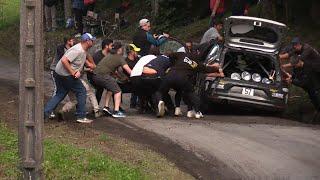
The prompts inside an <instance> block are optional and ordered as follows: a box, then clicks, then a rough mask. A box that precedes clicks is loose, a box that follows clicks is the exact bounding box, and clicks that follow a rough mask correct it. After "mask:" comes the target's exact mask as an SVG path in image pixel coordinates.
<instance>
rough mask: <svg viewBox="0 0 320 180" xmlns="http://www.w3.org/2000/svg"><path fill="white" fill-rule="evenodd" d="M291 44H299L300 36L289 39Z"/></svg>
mask: <svg viewBox="0 0 320 180" xmlns="http://www.w3.org/2000/svg"><path fill="white" fill-rule="evenodd" d="M291 44H292V45H297V44H301V41H300V38H298V37H294V38H293V39H292V40H291Z"/></svg>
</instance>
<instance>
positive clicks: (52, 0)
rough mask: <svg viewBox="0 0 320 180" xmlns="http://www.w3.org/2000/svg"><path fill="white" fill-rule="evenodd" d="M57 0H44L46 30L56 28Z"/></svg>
mask: <svg viewBox="0 0 320 180" xmlns="http://www.w3.org/2000/svg"><path fill="white" fill-rule="evenodd" d="M57 4H58V0H44V13H45V18H46V31H55V30H56V29H57V19H56V5H57Z"/></svg>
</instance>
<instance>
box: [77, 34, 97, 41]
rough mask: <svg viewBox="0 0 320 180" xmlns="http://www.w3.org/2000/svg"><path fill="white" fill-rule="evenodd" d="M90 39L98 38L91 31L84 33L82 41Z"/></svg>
mask: <svg viewBox="0 0 320 180" xmlns="http://www.w3.org/2000/svg"><path fill="white" fill-rule="evenodd" d="M89 40H91V41H94V40H96V37H94V36H92V35H91V34H90V33H84V34H82V36H81V41H89Z"/></svg>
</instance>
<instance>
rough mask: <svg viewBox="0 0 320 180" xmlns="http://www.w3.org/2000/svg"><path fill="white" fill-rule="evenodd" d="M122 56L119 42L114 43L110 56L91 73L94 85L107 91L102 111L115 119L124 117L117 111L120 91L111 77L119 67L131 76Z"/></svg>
mask: <svg viewBox="0 0 320 180" xmlns="http://www.w3.org/2000/svg"><path fill="white" fill-rule="evenodd" d="M122 54H123V48H122V44H121V43H120V42H115V43H114V44H113V46H112V49H111V51H110V55H108V56H106V57H104V58H103V59H102V60H101V61H100V62H99V64H98V65H97V67H96V69H95V70H94V72H93V74H94V75H93V81H94V83H95V84H96V85H97V86H100V87H102V88H104V89H106V90H107V91H108V92H107V95H106V106H105V107H104V108H103V111H105V112H107V113H108V114H110V115H112V116H113V117H115V118H118V117H125V114H124V113H123V112H121V111H119V107H120V103H121V89H120V87H119V85H118V84H117V81H116V79H115V78H114V77H113V76H112V75H113V74H114V73H115V71H116V70H117V68H118V67H119V66H121V67H122V68H123V69H124V70H125V71H126V72H127V73H128V74H131V69H130V67H129V66H128V64H127V62H126V60H125V58H124V57H123V56H122ZM112 94H113V95H114V112H113V113H111V111H110V109H109V100H110V97H111V95H112Z"/></svg>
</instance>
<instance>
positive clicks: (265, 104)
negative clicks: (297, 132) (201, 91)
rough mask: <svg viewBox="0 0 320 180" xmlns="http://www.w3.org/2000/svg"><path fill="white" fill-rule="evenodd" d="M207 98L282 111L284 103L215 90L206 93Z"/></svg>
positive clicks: (213, 100) (223, 102)
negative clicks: (209, 93)
mask: <svg viewBox="0 0 320 180" xmlns="http://www.w3.org/2000/svg"><path fill="white" fill-rule="evenodd" d="M206 99H207V100H209V101H212V102H217V103H222V104H237V105H241V106H245V107H250V108H258V109H268V110H272V111H283V110H284V109H285V108H286V104H285V103H284V102H283V101H281V100H261V99H259V98H255V97H248V96H246V95H241V94H233V93H222V92H215V93H214V94H211V95H207V97H206Z"/></svg>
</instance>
